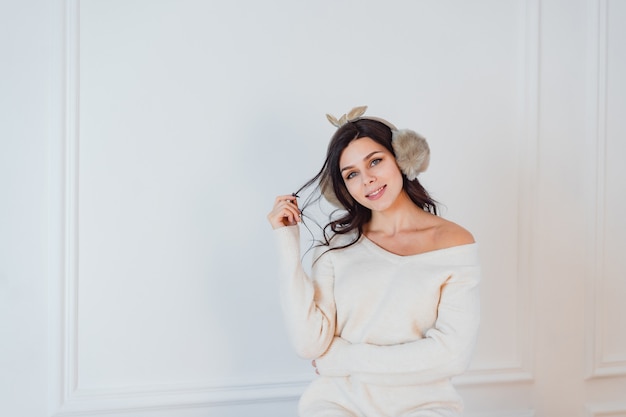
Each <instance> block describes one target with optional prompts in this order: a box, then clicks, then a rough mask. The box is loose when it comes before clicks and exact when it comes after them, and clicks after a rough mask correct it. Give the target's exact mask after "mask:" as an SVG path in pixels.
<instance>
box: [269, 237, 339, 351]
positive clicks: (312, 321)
mask: <svg viewBox="0 0 626 417" xmlns="http://www.w3.org/2000/svg"><path fill="white" fill-rule="evenodd" d="M274 233H275V236H276V241H277V244H278V250H279V256H280V269H281V270H280V275H281V276H280V299H281V305H282V309H283V315H284V317H285V322H286V325H287V330H288V333H289V336H290V339H291V342H292V344H293V346H294V348H295V350H296V353H297V354H298V355H299V356H300V357H302V358H306V359H314V358H317V357H319V356H321V355H322V354H323V353H324V352H325V351H326V350H327V349H328V346H329V345H330V343H331V342H332V340H333V337H334V335H335V323H336V310H335V300H334V297H333V279H334V278H333V273H332V270H333V269H332V264H331V260H330V258H331V256H330V255H329V254H326V255H323V256H322V257H321V258H320V259H319V260H318V261H317V262H315V263H314V265H313V268H312V271H311V277H309V276H308V275H307V274H306V272H305V271H304V268H303V266H302V261H301V257H300V233H299V226H287V227H281V228H278V229H276V230H274ZM320 253H321V252H320V251H319V250H316V251H315V252H314V258H313V259H317V257H319V256H320Z"/></svg>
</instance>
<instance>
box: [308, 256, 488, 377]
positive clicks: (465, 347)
mask: <svg viewBox="0 0 626 417" xmlns="http://www.w3.org/2000/svg"><path fill="white" fill-rule="evenodd" d="M479 281H480V268H479V267H478V265H469V266H467V265H466V266H457V267H455V268H454V270H453V272H452V273H451V274H450V276H449V277H448V279H447V280H446V282H445V283H444V285H443V286H442V287H441V296H440V301H439V305H438V307H437V319H436V322H435V324H434V326H433V327H432V328H430V329H429V330H427V331H426V333H425V335H424V337H423V338H421V339H418V340H415V341H411V342H407V343H401V344H394V345H387V346H378V345H373V344H366V343H354V344H351V343H349V342H348V341H346V340H344V339H342V338H335V340H333V343H332V344H331V346H330V349H329V350H328V351H327V353H326V354H325V355H324V356H322V357H321V358H319V359H318V360H317V361H316V362H317V368H318V370H319V372H320V374H322V375H328V376H347V375H358V376H359V378H360V379H361V380H362V381H364V382H368V381H369V382H374V383H378V384H382V385H406V384H418V383H424V382H430V381H434V380H439V379H444V378H450V377H452V376H455V375H458V374H460V373H462V372H464V371H465V370H466V368H467V366H468V365H469V361H470V358H471V355H472V352H473V348H474V344H475V340H476V336H477V332H478V324H479V315H480V303H479V288H478V284H479Z"/></svg>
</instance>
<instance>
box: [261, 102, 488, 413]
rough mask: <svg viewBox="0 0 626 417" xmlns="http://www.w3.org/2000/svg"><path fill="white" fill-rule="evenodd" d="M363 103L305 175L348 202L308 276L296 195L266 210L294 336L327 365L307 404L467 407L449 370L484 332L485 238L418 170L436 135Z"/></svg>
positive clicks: (427, 409)
mask: <svg viewBox="0 0 626 417" xmlns="http://www.w3.org/2000/svg"><path fill="white" fill-rule="evenodd" d="M365 109H366V108H365V107H359V108H355V109H353V110H352V111H351V112H349V113H348V114H347V115H344V116H342V117H341V118H340V119H339V120H337V119H336V118H334V117H332V116H328V118H329V120H330V121H331V122H332V123H333V124H335V125H336V126H337V127H338V130H337V132H336V133H335V134H334V136H333V137H332V139H331V141H330V144H329V146H328V153H327V158H326V161H325V163H324V165H323V168H322V170H321V171H320V173H319V174H318V175H317V176H315V177H314V178H313V179H312V180H311V181H309V182H308V183H307V185H311V184H318V183H319V187H320V190H321V192H322V194H323V195H324V197H326V199H328V201H330V202H331V203H332V204H334V205H336V206H338V207H339V208H340V209H342V210H343V211H342V212H341V213H342V215H341V217H340V218H336V219H334V220H331V221H330V223H329V224H328V225H327V227H326V228H325V235H326V238H325V243H324V244H321V245H320V246H318V247H316V251H315V253H314V258H313V259H314V262H313V266H312V269H311V274H310V276H308V275H307V274H306V273H305V271H304V269H303V267H302V263H301V255H300V238H299V226H298V223H299V222H300V220H301V212H300V209H299V207H298V201H297V197H296V196H294V195H283V196H279V197H277V198H276V202H275V204H274V207H273V209H272V211H271V212H270V213H269V214H268V220H269V222H270V224H271V225H272V227H273V228H274V229H275V230H274V234H275V236H276V239H277V241H278V244H279V248H280V255H281V271H282V272H281V273H282V277H281V302H282V307H283V311H284V315H285V319H286V323H287V327H288V330H289V334H290V337H291V340H292V343H293V345H294V346H295V348H296V351H297V353H298V354H299V355H300V356H301V357H304V358H308V359H314V360H313V362H312V363H313V366H314V367H315V368H316V372H317V373H318V374H319V375H320V376H319V377H318V378H316V379H315V380H314V381H313V382H312V383H311V385H310V386H309V387H308V389H307V390H306V391H305V393H304V394H303V396H302V397H301V399H300V403H299V413H300V416H301V417H321V416H324V417H329V416H333V417H340V416H341V417H344V416H346V417H347V416H350V417H400V416H403V417H418V416H420V417H434V416H438V417H442V416H459V415H460V413H461V410H462V401H461V399H460V397H459V396H458V394H457V393H456V391H455V389H454V388H453V386H452V384H451V381H450V379H451V377H453V376H455V375H458V374H460V373H462V372H464V371H465V369H466V368H467V366H468V363H469V360H470V357H471V354H472V351H473V347H474V343H475V339H476V334H477V330H478V322H479V293H478V284H479V280H480V267H479V263H478V255H477V248H476V244H475V243H474V239H473V237H472V235H471V234H470V233H469V232H468V231H467V230H465V229H463V228H462V227H461V226H459V225H457V224H454V223H452V222H450V221H448V220H445V219H443V218H441V217H439V216H438V215H437V207H436V203H435V202H434V200H433V199H432V198H431V197H430V196H429V195H428V193H427V192H426V190H425V189H424V188H423V187H422V185H421V184H420V183H419V181H418V179H417V175H418V174H419V173H420V172H422V171H424V170H425V169H426V167H427V166H428V162H429V149H428V145H427V143H426V141H425V140H424V139H423V138H422V137H421V136H419V135H418V134H416V133H415V132H413V131H410V130H398V129H396V128H395V127H394V126H393V125H391V124H390V123H389V122H387V121H385V120H383V119H377V118H369V117H364V116H363V114H364V112H365ZM305 186H306V185H305ZM328 229H330V231H328Z"/></svg>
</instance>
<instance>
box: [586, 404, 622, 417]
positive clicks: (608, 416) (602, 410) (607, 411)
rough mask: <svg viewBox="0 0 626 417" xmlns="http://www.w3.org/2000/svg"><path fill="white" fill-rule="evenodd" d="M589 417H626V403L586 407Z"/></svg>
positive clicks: (588, 405) (589, 405)
mask: <svg viewBox="0 0 626 417" xmlns="http://www.w3.org/2000/svg"><path fill="white" fill-rule="evenodd" d="M585 411H586V415H587V417H625V416H626V403H597V404H587V405H586V406H585Z"/></svg>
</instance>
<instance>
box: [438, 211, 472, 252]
mask: <svg viewBox="0 0 626 417" xmlns="http://www.w3.org/2000/svg"><path fill="white" fill-rule="evenodd" d="M434 238H435V239H434V240H435V245H436V246H437V247H439V248H450V247H454V246H461V245H469V244H471V243H475V242H476V241H475V240H474V236H473V235H472V234H471V233H470V232H469V230H467V229H465V228H464V227H462V226H460V225H458V224H456V223H454V222H452V221H450V220H446V219H444V218H441V217H440V218H439V221H438V225H437V227H436V232H435V236H434Z"/></svg>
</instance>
